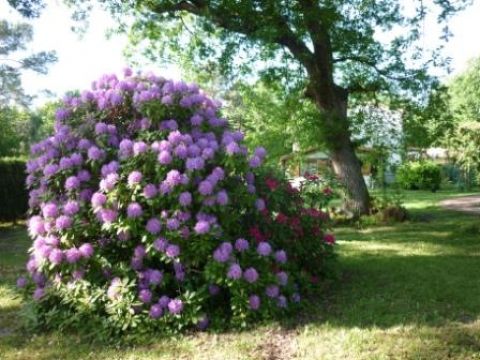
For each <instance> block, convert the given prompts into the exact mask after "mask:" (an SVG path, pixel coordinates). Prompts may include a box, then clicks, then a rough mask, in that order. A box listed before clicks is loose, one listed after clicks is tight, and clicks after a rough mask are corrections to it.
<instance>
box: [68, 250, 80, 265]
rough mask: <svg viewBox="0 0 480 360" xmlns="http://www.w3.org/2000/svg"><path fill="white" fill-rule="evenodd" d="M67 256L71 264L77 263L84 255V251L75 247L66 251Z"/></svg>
mask: <svg viewBox="0 0 480 360" xmlns="http://www.w3.org/2000/svg"><path fill="white" fill-rule="evenodd" d="M65 257H66V259H67V262H68V263H69V264H75V263H76V262H77V261H79V260H80V258H81V257H82V253H81V252H80V250H78V249H77V248H75V247H73V248H70V249H68V250H67V251H65Z"/></svg>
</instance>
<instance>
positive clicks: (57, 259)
mask: <svg viewBox="0 0 480 360" xmlns="http://www.w3.org/2000/svg"><path fill="white" fill-rule="evenodd" d="M48 260H50V262H51V263H52V264H54V265H59V264H61V263H62V261H63V251H62V250H60V249H53V250H52V251H51V252H50V255H49V256H48Z"/></svg>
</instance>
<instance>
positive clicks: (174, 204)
mask: <svg viewBox="0 0 480 360" xmlns="http://www.w3.org/2000/svg"><path fill="white" fill-rule="evenodd" d="M159 108H161V109H162V111H158V109H159ZM179 108H180V109H181V111H180V112H179V113H178V114H177V115H178V116H174V115H172V114H174V112H175V111H178V109H179ZM218 110H219V104H218V103H217V102H216V101H214V100H212V99H210V98H208V97H207V96H206V95H205V93H203V92H202V91H200V90H199V89H198V87H197V86H196V85H193V84H186V83H183V82H176V81H169V80H165V79H163V78H161V77H157V76H155V75H152V74H146V75H133V72H132V71H131V70H129V69H127V70H126V71H125V72H124V77H123V78H118V77H117V76H115V75H105V76H102V77H101V78H100V79H99V80H98V81H96V82H94V83H93V84H92V89H90V90H87V91H84V92H82V93H80V95H69V96H67V97H65V98H64V99H63V102H62V104H61V106H60V107H59V108H58V109H57V112H56V122H55V127H54V129H55V132H54V135H53V136H51V137H48V138H47V139H45V140H43V141H41V142H40V143H38V144H35V145H33V146H32V148H31V154H32V155H31V159H30V160H29V161H28V164H27V171H28V178H27V185H28V187H29V189H30V198H29V204H30V208H31V212H32V214H33V215H32V216H31V218H30V219H29V221H28V229H29V233H30V235H31V237H32V238H33V245H32V255H31V257H30V259H29V260H28V263H27V270H28V271H29V273H30V278H29V279H28V280H27V279H26V278H21V279H19V281H18V285H19V287H25V288H28V284H29V282H30V281H32V282H33V283H34V284H35V289H34V290H33V298H34V299H35V300H37V301H42V299H44V298H45V297H47V296H48V295H49V293H50V291H51V292H54V291H56V290H55V289H58V288H61V287H62V286H64V288H63V289H62V291H70V290H71V289H74V287H75V286H77V285H75V284H78V283H79V282H80V280H81V279H85V280H88V281H89V282H90V283H91V287H92V290H91V291H97V290H98V289H102V291H105V294H106V297H104V298H105V299H107V300H102V301H107V302H115V301H118V300H119V299H121V298H122V297H123V296H124V295H125V294H127V293H128V292H129V291H130V292H131V293H133V294H134V297H135V298H136V299H137V300H136V301H137V302H139V303H141V304H142V305H141V307H140V309H135V313H136V316H144V315H145V314H147V315H148V316H149V317H150V318H151V319H159V318H161V317H166V316H171V317H175V318H179V317H178V316H177V315H179V314H181V313H182V311H183V310H184V308H185V307H188V306H189V305H190V303H189V300H188V296H185V294H184V293H183V292H182V291H183V285H182V286H172V285H171V284H169V285H168V286H167V285H165V283H169V282H171V281H176V282H179V283H180V282H182V283H183V284H189V283H190V282H188V281H187V280H188V279H190V278H192V280H193V281H192V282H191V283H199V282H200V281H206V280H205V279H206V278H207V277H206V276H204V274H203V272H204V271H205V269H204V268H199V266H204V267H208V266H210V265H208V264H212V266H213V268H214V269H216V271H218V273H217V274H215V276H216V278H217V279H223V280H222V281H223V282H221V281H220V282H218V285H217V284H213V283H207V284H205V285H208V287H209V292H210V294H211V296H215V295H217V294H218V293H219V292H220V291H224V290H225V291H228V287H229V286H234V285H232V284H233V283H235V284H236V285H235V286H242V287H245V292H242V293H243V294H244V295H243V296H245V298H244V303H245V304H248V308H249V309H251V310H260V309H261V304H267V303H268V301H269V299H273V298H274V299H275V304H276V305H275V306H278V307H285V306H287V301H286V299H287V297H286V295H287V296H289V299H292V302H295V301H294V300H293V299H294V298H293V297H291V293H290V294H288V293H287V288H288V286H289V284H290V283H291V282H292V280H291V279H290V282H289V277H288V274H287V273H286V272H285V271H284V270H282V269H281V266H282V265H283V264H285V263H286V261H287V254H286V253H285V251H283V250H280V249H277V248H275V242H274V241H273V240H269V241H267V240H265V239H263V240H262V241H260V242H258V241H257V242H258V244H256V243H255V239H253V238H251V237H250V236H251V235H250V234H249V233H248V231H247V229H241V228H240V229H239V227H238V224H242V223H243V221H244V220H245V219H244V217H245V216H247V215H245V214H251V213H253V214H256V215H259V213H260V212H263V211H265V210H266V208H267V206H266V202H265V200H264V199H262V198H261V197H260V196H259V195H257V194H256V190H255V175H254V173H255V172H256V170H255V169H256V168H258V167H259V166H261V164H262V162H263V160H264V159H265V156H266V151H265V149H263V148H257V149H256V150H255V151H254V152H253V154H251V155H249V153H248V151H247V148H246V146H245V144H244V142H243V141H244V136H243V134H242V133H241V132H239V131H232V130H231V128H230V127H229V125H228V123H227V121H226V120H225V119H223V118H221V117H219V111H218ZM155 111H157V112H158V113H155ZM152 113H153V114H154V116H147V115H146V114H152ZM133 114H134V115H133ZM164 114H169V115H168V117H165V115H164ZM185 114H187V116H185ZM162 117H163V118H162ZM99 119H101V120H99ZM246 192H248V193H250V194H253V195H249V194H247V195H248V197H249V198H248V200H244V199H242V201H239V200H238V198H237V197H238V196H239V195H238V194H246ZM242 196H243V195H242ZM264 198H265V199H267V197H264ZM229 211H231V212H232V216H231V217H230V214H229V213H228V212H229ZM256 215H255V216H256ZM248 216H250V215H248ZM246 223H251V222H245V224H246ZM244 226H246V225H244ZM203 245H205V246H203ZM204 249H207V250H204ZM272 254H273V255H272ZM270 255H272V256H270ZM199 264H207V265H199ZM253 265H255V267H254V266H253ZM209 271H210V270H209ZM132 274H134V275H132ZM260 274H261V277H260ZM114 276H115V277H114ZM227 279H228V280H227ZM259 279H260V280H261V281H260V280H259ZM263 279H266V280H263ZM270 279H276V280H277V281H276V283H275V284H270V285H268V286H267V287H265V286H264V285H262V286H263V289H260V288H259V286H260V285H259V284H265V281H268V282H271V280H270ZM215 282H217V281H215ZM52 284H55V285H56V286H55V287H53V286H52ZM132 284H133V285H132ZM220 286H222V288H220ZM279 286H281V289H282V290H281V291H282V293H284V294H282V293H281V292H280V287H279ZM49 287H50V288H51V289H49ZM47 289H48V290H49V291H46V290H47ZM132 289H134V290H132ZM254 291H255V292H256V294H253V293H252V292H254ZM60 294H61V292H59V293H58V294H57V295H58V296H61V295H60ZM245 294H248V295H245ZM297 298H298V299H299V296H296V297H295V299H297ZM107 305H108V304H105V306H107ZM263 306H264V305H262V307H263ZM137 310H138V311H137ZM200 315H202V314H200ZM209 315H210V314H208V315H207V314H203V315H202V317H198V319H200V320H199V322H198V324H196V326H198V327H199V328H201V329H204V328H205V327H206V326H207V325H208V324H209V318H210V316H209Z"/></svg>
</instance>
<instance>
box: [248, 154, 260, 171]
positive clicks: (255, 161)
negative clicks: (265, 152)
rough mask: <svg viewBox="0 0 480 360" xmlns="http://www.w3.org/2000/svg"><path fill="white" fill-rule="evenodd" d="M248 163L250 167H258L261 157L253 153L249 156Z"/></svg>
mask: <svg viewBox="0 0 480 360" xmlns="http://www.w3.org/2000/svg"><path fill="white" fill-rule="evenodd" d="M248 165H250V167H251V168H258V167H259V166H260V165H262V159H260V158H259V157H258V156H256V155H254V156H252V157H251V158H250V161H249V162H248Z"/></svg>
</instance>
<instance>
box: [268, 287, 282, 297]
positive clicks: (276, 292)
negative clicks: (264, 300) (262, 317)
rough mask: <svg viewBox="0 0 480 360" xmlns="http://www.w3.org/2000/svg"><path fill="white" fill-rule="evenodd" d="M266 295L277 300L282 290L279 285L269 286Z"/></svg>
mask: <svg viewBox="0 0 480 360" xmlns="http://www.w3.org/2000/svg"><path fill="white" fill-rule="evenodd" d="M265 294H267V296H268V297H270V298H275V297H277V296H278V295H279V294H280V289H279V288H278V286H277V285H269V286H267V288H266V289H265Z"/></svg>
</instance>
